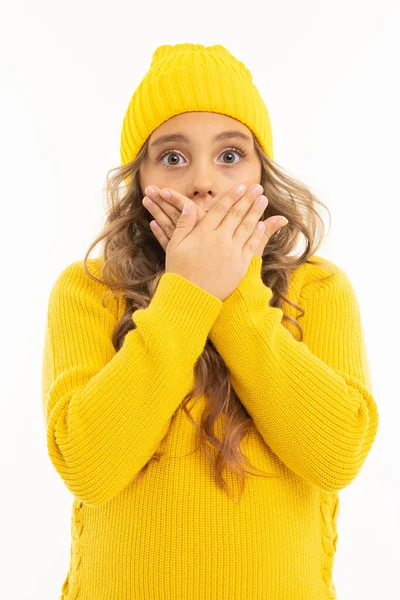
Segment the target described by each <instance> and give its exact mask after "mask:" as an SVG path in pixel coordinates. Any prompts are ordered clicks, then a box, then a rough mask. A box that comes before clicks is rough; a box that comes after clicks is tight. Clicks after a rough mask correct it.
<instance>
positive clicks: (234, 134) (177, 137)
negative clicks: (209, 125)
mask: <svg viewBox="0 0 400 600" xmlns="http://www.w3.org/2000/svg"><path fill="white" fill-rule="evenodd" d="M231 138H239V139H241V140H242V141H243V142H245V143H246V144H251V143H252V139H251V137H249V136H248V135H246V134H245V133H242V132H241V131H236V130H234V129H232V130H230V131H223V132H222V133H217V134H216V135H214V136H213V138H212V142H213V143H214V142H219V141H220V140H226V139H231ZM189 141H190V140H189V138H187V137H186V136H185V135H183V133H170V134H167V135H162V136H160V137H159V138H157V139H156V140H154V141H153V142H152V143H151V144H150V147H153V146H160V145H161V144H165V143H166V142H187V143H189Z"/></svg>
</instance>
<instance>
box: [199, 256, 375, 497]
mask: <svg viewBox="0 0 400 600" xmlns="http://www.w3.org/2000/svg"><path fill="white" fill-rule="evenodd" d="M261 261H262V259H261V258H260V257H257V256H255V257H253V259H252V261H251V264H250V266H249V270H248V272H247V274H246V276H245V278H244V279H243V280H242V281H241V282H240V284H239V286H238V287H237V288H236V290H235V291H234V292H233V294H231V295H230V296H229V297H228V298H226V299H225V301H224V302H223V308H222V311H221V312H220V314H219V316H218V318H217V319H216V321H215V322H214V324H213V326H212V328H211V331H210V334H209V337H210V339H211V340H212V342H213V343H214V345H215V347H216V348H217V350H218V352H219V353H220V355H221V357H222V358H223V359H224V361H225V364H226V365H227V367H228V369H229V370H230V374H231V381H232V385H233V387H234V389H235V391H236V393H237V394H238V396H239V397H240V399H241V401H242V403H243V404H244V405H245V407H246V409H247V411H248V413H249V414H250V415H251V416H252V418H253V420H254V424H255V426H256V427H257V429H258V431H259V432H260V434H261V435H262V437H263V438H264V440H265V442H266V443H267V444H268V445H269V447H270V448H271V450H272V451H273V452H274V453H275V454H276V455H277V456H278V457H279V458H280V459H281V460H282V461H283V462H284V463H285V465H286V466H287V467H289V468H290V469H291V470H292V471H294V472H295V473H296V474H298V475H299V476H301V477H303V478H304V479H306V480H307V481H309V482H311V483H313V484H315V485H316V486H318V487H319V488H321V489H323V490H327V491H332V492H334V491H338V490H340V489H341V488H344V487H345V486H347V485H348V484H349V483H350V482H351V481H352V480H353V479H354V478H355V477H356V475H357V473H358V472H359V471H360V468H361V466H362V465H363V463H364V461H365V459H366V456H367V454H368V452H369V450H370V448H371V446H372V444H373V441H374V439H375V436H376V433H377V427H378V411H377V406H376V403H375V401H374V398H373V396H372V389H371V382H370V374H369V365H368V359H367V353H366V347H365V342H364V336H363V330H362V326H361V318H360V311H359V306H358V302H357V298H356V295H355V292H354V289H353V287H352V285H351V283H350V281H349V279H348V277H347V276H346V274H345V273H344V272H343V271H342V270H341V269H339V267H337V266H336V271H335V274H334V276H333V277H331V278H330V279H328V280H325V281H323V282H316V283H315V284H310V285H308V286H306V287H305V288H304V291H303V289H302V293H301V295H300V300H299V304H301V305H302V306H303V308H304V309H305V315H304V317H303V318H302V319H301V321H300V322H301V325H302V327H303V331H304V339H303V341H302V342H299V341H297V340H296V339H295V338H294V337H293V336H292V334H291V333H290V332H289V331H288V330H287V328H286V327H285V326H284V325H282V323H281V320H282V316H283V311H282V310H281V309H280V308H277V307H272V306H269V301H270V299H271V298H272V290H271V289H270V288H269V287H267V286H266V285H264V283H263V281H262V279H261V275H260V272H261V264H262V262H261ZM331 264H333V263H331ZM310 279H314V277H311V278H310Z"/></svg>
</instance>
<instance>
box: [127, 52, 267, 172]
mask: <svg viewBox="0 0 400 600" xmlns="http://www.w3.org/2000/svg"><path fill="white" fill-rule="evenodd" d="M195 111H207V112H215V113H220V114H224V115H228V116H230V117H233V118H234V119H237V120H238V121H241V122H242V123H244V125H246V126H247V127H248V128H249V129H250V130H251V131H252V132H253V133H254V135H255V136H256V138H257V140H258V142H259V144H260V146H261V147H262V149H263V151H264V152H265V153H266V154H267V155H268V156H269V158H271V159H273V145H272V131H271V124H270V119H269V114H268V110H267V107H266V106H265V104H264V101H263V100H262V98H261V96H260V94H259V92H258V90H257V88H256V86H255V85H254V83H253V80H252V75H251V73H250V71H249V70H248V68H247V67H246V66H245V65H244V64H243V63H242V62H241V61H240V60H238V59H237V58H235V57H234V56H232V54H231V53H230V52H229V51H228V50H227V49H226V48H225V47H224V46H221V45H220V44H217V45H215V46H203V45H202V44H190V43H184V44H176V45H174V46H171V45H169V44H165V45H162V46H159V47H158V48H157V49H156V50H155V51H154V53H153V57H152V61H151V65H150V69H149V71H148V72H147V74H146V75H145V77H144V78H143V79H142V81H141V82H140V84H139V86H138V87H137V89H136V90H135V92H134V94H133V96H132V98H131V100H130V102H129V105H128V108H127V111H126V113H125V116H124V120H123V124H122V131H121V145H120V153H121V164H122V165H125V164H127V163H129V162H131V161H133V160H134V159H135V158H136V156H137V155H138V153H139V151H140V149H141V148H142V146H143V144H144V143H145V141H146V140H147V138H148V137H149V136H150V135H151V134H152V132H153V131H154V130H155V129H157V127H159V126H160V125H161V124H162V123H164V121H167V120H168V119H170V118H171V117H173V116H174V115H179V114H181V113H185V112H195ZM125 182H126V183H127V180H125Z"/></svg>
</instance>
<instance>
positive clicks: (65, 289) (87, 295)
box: [50, 257, 119, 314]
mask: <svg viewBox="0 0 400 600" xmlns="http://www.w3.org/2000/svg"><path fill="white" fill-rule="evenodd" d="M102 271H103V259H102V257H97V258H89V259H88V260H87V261H86V265H85V263H84V260H83V259H82V260H76V261H73V262H71V263H69V264H67V265H66V266H65V267H64V268H63V269H62V270H61V271H60V272H59V273H58V275H57V276H56V278H55V280H54V281H53V283H52V286H51V290H50V303H53V302H58V301H59V300H60V299H61V298H63V299H65V300H67V301H68V300H70V301H72V300H74V301H77V302H80V303H82V304H85V303H86V302H88V301H89V302H93V301H94V302H101V303H102V302H103V298H104V296H105V294H106V293H107V292H109V291H110V289H111V288H110V287H109V286H108V285H106V284H105V283H104V282H103V281H102ZM104 306H105V308H107V309H108V310H110V311H111V312H112V313H114V314H118V312H119V302H118V297H115V296H112V295H109V296H108V297H107V298H106V299H105V301H104Z"/></svg>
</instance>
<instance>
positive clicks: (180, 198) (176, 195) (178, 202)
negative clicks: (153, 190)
mask: <svg viewBox="0 0 400 600" xmlns="http://www.w3.org/2000/svg"><path fill="white" fill-rule="evenodd" d="M153 187H155V186H153ZM146 189H147V188H146ZM168 194H169V196H168ZM159 197H160V206H161V208H163V209H164V204H163V203H166V204H167V205H168V204H170V205H172V206H173V207H174V208H175V209H176V210H178V211H179V214H178V219H179V217H180V215H181V212H182V209H183V205H184V204H185V202H186V201H187V200H190V198H187V197H186V196H184V195H183V194H181V193H180V192H177V191H176V190H174V189H173V188H162V189H161V190H160V193H159ZM193 204H194V206H195V208H196V216H197V218H196V223H197V222H198V221H199V220H201V219H202V218H203V217H204V216H205V214H206V212H205V211H204V210H203V209H202V208H200V206H197V204H196V203H195V202H193ZM178 219H177V220H178ZM175 222H176V221H175Z"/></svg>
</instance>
